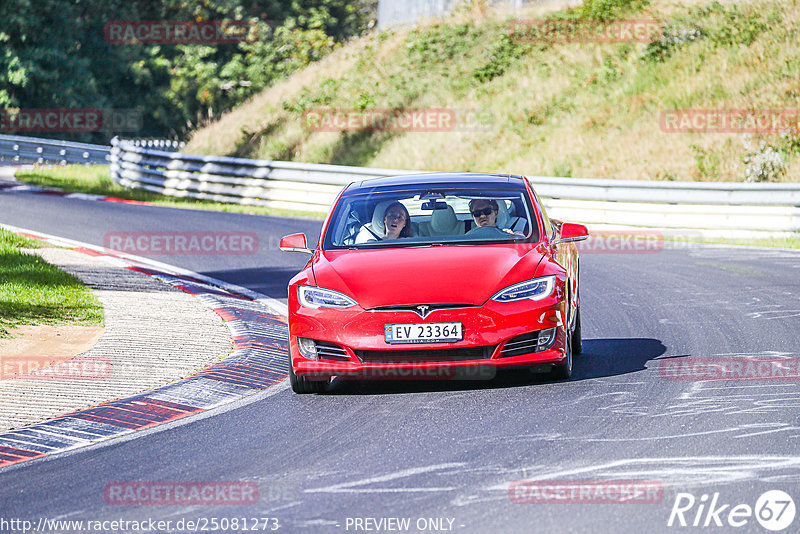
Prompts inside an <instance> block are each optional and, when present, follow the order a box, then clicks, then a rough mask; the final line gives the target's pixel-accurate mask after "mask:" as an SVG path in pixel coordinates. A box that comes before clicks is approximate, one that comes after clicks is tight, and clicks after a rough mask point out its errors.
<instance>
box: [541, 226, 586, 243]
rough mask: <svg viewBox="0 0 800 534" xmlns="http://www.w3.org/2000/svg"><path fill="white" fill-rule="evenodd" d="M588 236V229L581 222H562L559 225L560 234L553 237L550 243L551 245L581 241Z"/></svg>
mask: <svg viewBox="0 0 800 534" xmlns="http://www.w3.org/2000/svg"><path fill="white" fill-rule="evenodd" d="M588 238H589V229H588V228H586V227H585V226H584V225H582V224H574V223H564V224H562V225H561V235H560V236H559V238H558V239H554V240H553V241H552V242H551V243H550V244H551V245H552V246H556V245H560V244H561V243H574V242H575V241H583V240H584V239H588Z"/></svg>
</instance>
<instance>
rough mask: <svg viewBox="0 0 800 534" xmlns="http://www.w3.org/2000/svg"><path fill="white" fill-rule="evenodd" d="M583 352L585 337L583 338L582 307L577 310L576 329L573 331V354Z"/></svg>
mask: <svg viewBox="0 0 800 534" xmlns="http://www.w3.org/2000/svg"><path fill="white" fill-rule="evenodd" d="M581 352H583V339H582V338H581V307H580V306H578V309H577V310H576V312H575V330H573V331H572V354H580V353H581Z"/></svg>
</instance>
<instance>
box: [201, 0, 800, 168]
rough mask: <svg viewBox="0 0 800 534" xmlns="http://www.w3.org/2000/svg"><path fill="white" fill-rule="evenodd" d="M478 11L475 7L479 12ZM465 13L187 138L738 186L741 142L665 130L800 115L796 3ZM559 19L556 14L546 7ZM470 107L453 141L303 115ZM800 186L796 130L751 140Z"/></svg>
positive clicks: (230, 150) (269, 94)
mask: <svg viewBox="0 0 800 534" xmlns="http://www.w3.org/2000/svg"><path fill="white" fill-rule="evenodd" d="M474 5H478V4H474ZM529 9H530V11H529V12H527V11H523V12H520V13H519V14H518V15H513V16H510V15H507V14H504V12H502V11H497V12H492V11H491V10H489V11H488V12H487V14H486V15H485V16H481V17H473V16H471V15H470V13H467V12H456V13H455V14H453V15H452V16H449V17H446V18H442V19H432V20H430V21H428V22H427V23H424V24H421V25H419V26H417V27H414V28H394V29H391V30H387V31H385V32H381V33H378V32H376V33H373V34H370V35H368V36H365V37H363V38H360V39H355V40H353V41H352V42H351V43H350V44H348V45H346V46H343V47H342V48H341V49H340V50H338V51H336V52H333V53H332V54H330V55H329V56H326V58H324V59H323V60H321V61H319V62H317V63H314V64H312V65H309V66H308V67H307V68H306V69H304V70H303V71H300V72H298V73H296V74H295V75H293V76H292V77H290V78H289V79H287V80H285V81H284V82H281V83H279V84H276V85H275V86H273V87H271V88H268V89H266V90H265V91H263V92H262V93H260V94H259V95H256V96H255V97H254V98H252V99H251V100H249V101H248V102H246V103H244V104H242V105H241V106H239V107H238V108H236V109H234V110H233V111H231V112H230V113H227V114H225V115H222V116H221V117H220V119H219V120H218V121H216V122H214V123H212V124H210V125H209V126H208V127H206V128H203V129H200V130H198V131H196V132H194V133H193V135H192V139H191V140H190V142H189V144H188V145H187V148H186V151H187V152H191V153H199V154H215V155H235V156H240V157H252V158H260V159H277V160H286V159H288V160H292V161H302V162H313V163H333V164H343V165H358V166H368V167H382V168H396V169H416V170H450V171H470V170H474V171H495V172H510V173H515V174H529V175H540V176H548V175H554V174H555V175H559V174H560V175H570V176H576V177H586V178H620V179H653V180H663V179H667V180H686V181H693V180H703V181H742V180H743V178H744V175H745V171H746V169H747V164H746V162H745V161H744V158H745V156H746V155H747V153H748V148H747V142H746V139H745V138H744V136H743V135H741V134H738V133H701V132H680V133H674V132H669V131H664V130H662V128H661V126H660V117H661V113H662V112H664V111H667V110H675V109H678V110H680V109H721V110H726V109H731V110H737V109H751V110H756V109H770V110H780V109H785V110H795V109H797V108H798V107H800V91H798V89H797V79H798V78H800V40H798V39H797V37H798V32H799V31H800V3H798V2H786V1H781V0H745V1H741V2H715V1H712V0H671V1H670V2H660V1H658V2H657V1H649V2H648V1H646V0H586V1H584V2H583V6H582V7H577V8H574V9H572V10H561V11H554V10H553V9H554V8H553V7H542V6H531V7H530V8H529ZM548 10H549V11H548ZM517 17H519V18H522V19H533V20H536V19H541V18H547V17H551V18H577V19H593V20H601V19H604V20H608V19H614V18H620V17H622V18H633V19H637V18H638V19H655V20H657V21H658V22H659V23H660V24H662V26H663V28H664V34H663V36H657V37H655V38H653V39H652V40H651V42H649V43H644V42H642V43H639V42H633V43H603V42H599V43H598V42H594V43H592V42H589V43H580V42H577V43H548V42H543V41H542V40H539V41H538V42H525V41H524V40H521V39H514V38H512V37H510V36H509V28H510V26H509V23H510V22H511V20H512V19H513V18H517ZM319 108H332V109H340V110H367V111H368V110H373V109H374V110H380V109H384V110H385V109H403V108H405V109H429V108H446V109H452V110H473V111H476V112H479V113H484V114H486V115H487V116H488V117H489V118H490V120H489V121H488V123H489V124H488V127H478V128H471V127H469V126H467V125H465V127H464V128H463V129H462V130H460V131H453V132H418V131H411V132H393V131H388V132H387V131H373V130H370V129H368V128H365V129H362V130H360V131H350V132H326V131H313V128H308V127H307V125H305V126H304V121H303V116H304V115H303V114H304V113H306V112H307V111H309V110H314V109H319ZM761 141H764V142H765V143H767V144H768V145H771V146H773V147H775V149H776V150H777V151H779V152H780V153H781V154H782V156H783V158H784V161H785V162H786V166H787V167H786V173H785V175H783V176H781V177H779V178H778V179H781V180H783V181H797V180H798V179H800V178H798V177H800V148H798V147H800V135H796V134H795V135H792V137H791V138H789V139H783V138H781V136H780V135H778V134H769V133H765V134H761V135H756V136H755V137H754V139H752V140H751V141H750V142H751V143H752V146H754V147H756V146H758V145H759V143H760V142H761Z"/></svg>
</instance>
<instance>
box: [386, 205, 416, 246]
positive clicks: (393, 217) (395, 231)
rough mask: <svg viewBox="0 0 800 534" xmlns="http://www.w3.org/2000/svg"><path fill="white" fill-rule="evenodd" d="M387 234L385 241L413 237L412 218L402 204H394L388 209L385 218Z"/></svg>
mask: <svg viewBox="0 0 800 534" xmlns="http://www.w3.org/2000/svg"><path fill="white" fill-rule="evenodd" d="M383 227H384V228H385V233H384V236H383V239H397V238H398V237H411V217H410V216H409V215H408V210H407V209H406V207H405V206H403V204H401V203H400V202H392V203H391V204H389V207H387V208H386V215H384V216H383Z"/></svg>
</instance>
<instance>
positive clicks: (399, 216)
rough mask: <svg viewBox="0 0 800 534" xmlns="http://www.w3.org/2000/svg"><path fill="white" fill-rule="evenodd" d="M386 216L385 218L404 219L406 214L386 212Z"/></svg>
mask: <svg viewBox="0 0 800 534" xmlns="http://www.w3.org/2000/svg"><path fill="white" fill-rule="evenodd" d="M386 218H387V219H397V220H398V221H405V220H406V216H405V214H403V213H387V214H386Z"/></svg>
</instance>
